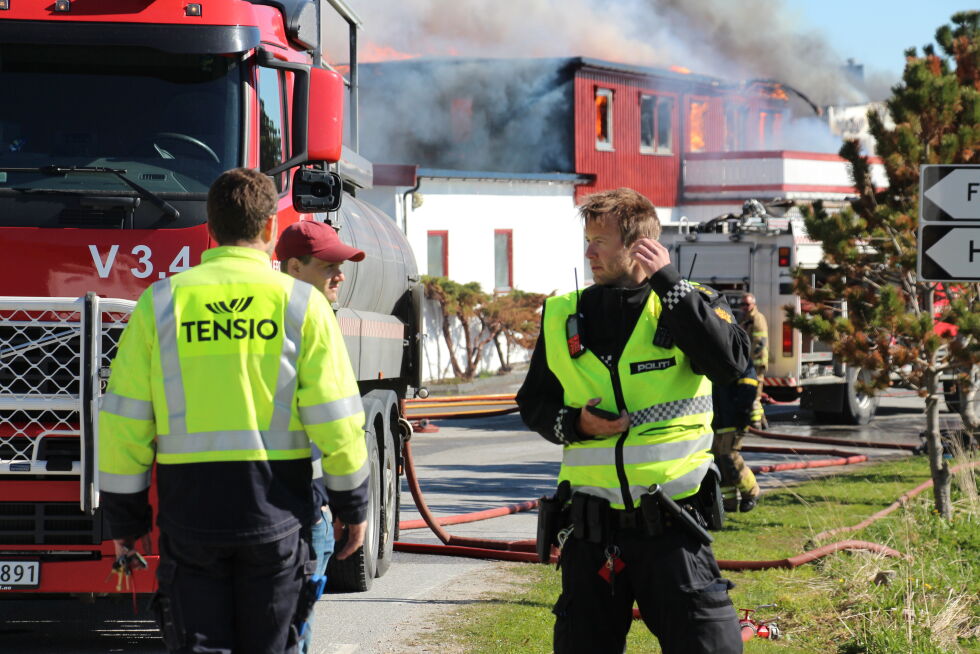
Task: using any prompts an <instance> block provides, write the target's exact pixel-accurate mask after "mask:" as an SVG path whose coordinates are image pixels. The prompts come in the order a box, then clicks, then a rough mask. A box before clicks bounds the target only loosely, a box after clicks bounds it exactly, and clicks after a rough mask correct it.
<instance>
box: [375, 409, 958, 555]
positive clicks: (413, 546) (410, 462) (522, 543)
mask: <svg viewBox="0 0 980 654" xmlns="http://www.w3.org/2000/svg"><path fill="white" fill-rule="evenodd" d="M472 404H476V405H477V406H484V407H491V406H492V407H497V406H507V405H508V404H511V405H512V404H513V396H512V395H484V396H459V397H453V398H440V399H439V400H438V401H432V402H427V401H424V400H423V401H420V400H410V401H407V402H406V405H407V406H406V408H413V409H424V408H429V407H431V406H432V405H435V406H436V408H446V407H449V408H452V407H457V406H466V405H472ZM514 411H517V407H511V408H506V409H502V410H496V409H493V410H487V409H482V410H479V409H478V410H476V411H456V412H452V413H446V414H442V413H421V414H420V413H412V414H409V416H408V417H409V418H412V419H418V418H427V419H430V420H431V419H435V418H460V417H489V416H491V415H501V414H502V413H512V412H514ZM750 431H751V432H752V433H753V434H755V435H757V436H760V437H762V438H771V439H775V440H790V441H797V442H806V443H819V444H830V445H851V446H855V445H858V446H861V447H875V448H888V449H902V450H912V449H916V447H917V446H912V445H907V444H903V443H868V442H861V443H853V442H849V441H845V440H843V439H834V438H821V437H810V436H798V435H795V434H776V433H770V432H764V431H761V430H756V429H752V430H750ZM742 451H743V452H764V453H779V454H793V455H830V456H833V457H835V458H832V459H823V460H817V461H812V460H811V461H793V462H786V463H778V464H770V465H763V466H754V467H753V468H752V470H753V472H756V473H773V472H781V471H786V470H799V469H804V468H819V467H827V466H837V465H848V464H853V463H860V462H864V461H867V460H868V457H867V456H866V455H863V454H856V453H853V452H849V451H846V450H836V449H801V448H793V447H775V446H753V445H749V446H745V447H743V448H742ZM972 465H975V464H972ZM959 467H961V466H957V468H959ZM405 476H406V480H407V482H408V486H409V490H410V491H411V494H412V498H413V499H414V501H415V505H416V507H417V508H418V510H419V513H420V514H421V516H422V519H421V520H410V521H403V522H401V523H399V528H400V529H405V530H409V529H419V528H422V527H423V526H427V527H429V529H430V530H432V532H433V533H434V534H435V535H436V536H437V537H438V538H439V540H440V541H442V544H441V545H435V544H426V543H406V542H401V541H400V542H396V543H395V544H394V547H395V549H396V550H398V551H401V552H413V553H421V554H442V555H445V556H462V557H468V558H479V559H496V560H505V561H524V562H537V561H538V557H537V555H536V554H535V553H534V551H535V541H534V540H533V539H528V540H512V541H508V540H500V539H490V538H468V537H459V536H453V535H451V534H449V533H448V532H446V531H445V530H444V529H443V528H442V527H443V525H453V524H464V523H469V522H476V521H479V520H487V519H491V518H495V517H501V516H504V515H511V514H514V513H519V512H522V511H529V510H531V509H534V508H536V507H537V505H538V501H537V500H529V501H526V502H522V503H519V504H512V505H508V506H503V507H499V508H495V509H488V510H485V511H477V512H474V513H467V514H462V515H455V516H447V517H442V518H436V517H435V516H433V515H432V513H431V511H430V510H429V507H428V505H427V504H426V501H425V497H424V495H423V493H422V489H421V487H420V485H419V482H418V477H417V475H416V471H415V462H414V459H413V456H412V449H411V443H410V442H406V443H405ZM930 485H931V482H927V483H926V484H923V485H921V486H919V487H917V488H916V489H913V490H912V491H910V492H909V493H906V494H905V495H903V496H902V497H901V498H899V500H898V501H897V502H896V503H895V504H894V505H892V507H889V508H888V509H886V510H884V511H881V512H879V513H876V514H875V515H873V516H871V517H870V518H868V520H866V521H864V522H862V523H860V524H859V525H855V526H853V527H842V528H838V529H834V530H830V531H828V532H823V533H822V534H818V535H817V536H816V537H815V538H814V542H816V541H819V540H821V539H822V538H825V537H826V536H829V535H830V534H833V533H839V532H842V531H856V530H858V529H861V528H863V527H864V526H867V525H868V524H870V523H871V522H873V521H874V520H877V519H878V518H880V517H884V515H887V514H888V513H890V512H891V511H893V510H895V509H896V508H898V506H901V505H902V504H904V503H905V502H906V501H908V499H910V498H911V497H914V496H915V495H916V494H918V493H919V492H921V491H922V490H925V488H928V487H929V486H930ZM853 549H859V550H869V551H873V552H878V553H881V554H884V555H886V556H892V557H902V556H903V555H902V554H901V553H899V552H897V551H896V550H894V549H892V548H889V547H886V546H884V545H880V544H877V543H869V542H866V541H859V540H844V541H840V542H836V543H830V544H828V545H824V546H822V547H819V548H816V549H813V550H810V551H808V552H805V553H803V554H799V555H796V556H790V557H786V558H784V559H775V560H766V561H735V560H725V559H720V560H719V561H718V564H719V567H720V568H722V569H725V570H761V569H770V568H794V567H798V566H800V565H803V564H805V563H809V562H811V561H815V560H817V559H819V558H822V557H824V556H827V555H829V554H832V553H834V552H838V551H841V550H853ZM552 560H553V561H554V560H555V557H554V556H553V557H552Z"/></svg>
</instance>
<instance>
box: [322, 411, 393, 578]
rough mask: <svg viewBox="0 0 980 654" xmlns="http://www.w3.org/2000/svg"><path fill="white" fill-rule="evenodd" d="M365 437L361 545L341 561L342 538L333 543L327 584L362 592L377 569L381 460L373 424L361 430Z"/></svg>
mask: <svg viewBox="0 0 980 654" xmlns="http://www.w3.org/2000/svg"><path fill="white" fill-rule="evenodd" d="M364 440H365V443H366V445H367V455H368V469H369V471H370V472H369V474H370V478H369V480H368V512H367V529H366V530H365V533H364V545H363V546H361V547H360V548H358V550H357V551H356V552H354V553H353V554H351V555H350V556H349V557H347V558H346V559H344V560H343V561H341V560H340V559H338V558H337V557H336V552H339V551H340V550H342V549H343V547H344V541H343V540H338V541H337V544H336V546H334V552H335V555H334V556H331V557H330V562H329V563H328V564H327V584H328V585H329V586H330V589H331V590H335V591H347V592H362V591H365V590H368V589H369V588H371V583H372V582H373V581H374V577H375V574H376V573H377V559H378V536H379V533H380V526H381V510H380V500H381V497H380V490H381V485H380V479H381V463H380V461H379V458H378V438H377V436H375V434H374V427H373V426H371V427H368V429H367V431H366V432H365V434H364ZM327 492H328V493H329V492H330V491H329V490H328V491H327ZM345 540H346V539H345Z"/></svg>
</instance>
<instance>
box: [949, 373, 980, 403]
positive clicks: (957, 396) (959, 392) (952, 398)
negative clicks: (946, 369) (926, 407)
mask: <svg viewBox="0 0 980 654" xmlns="http://www.w3.org/2000/svg"><path fill="white" fill-rule="evenodd" d="M970 375H971V377H972V380H973V381H972V382H971V383H972V384H973V385H977V384H980V365H976V366H973V369H972V370H971V371H970ZM943 399H944V400H945V401H946V408H947V409H949V410H950V411H952V412H953V413H960V411H961V410H962V408H963V403H964V402H965V401H966V389H964V388H963V387H962V384H960V382H959V380H951V381H944V382H943ZM973 403H974V405H980V391H978V392H977V394H976V395H974V396H973ZM974 411H980V406H975V407H974Z"/></svg>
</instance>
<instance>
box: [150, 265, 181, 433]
mask: <svg viewBox="0 0 980 654" xmlns="http://www.w3.org/2000/svg"><path fill="white" fill-rule="evenodd" d="M152 288H153V313H154V316H155V318H156V325H157V342H158V343H159V344H160V367H161V368H162V369H163V392H164V395H165V396H166V398H167V421H168V423H169V426H168V429H167V431H168V432H170V433H171V434H183V433H185V432H186V431H187V402H186V398H185V397H184V380H183V377H182V376H181V372H180V354H179V353H178V351H177V320H176V319H175V318H174V295H173V289H171V287H170V280H169V279H164V280H161V281H159V282H157V283H155V284H154V285H153V286H152Z"/></svg>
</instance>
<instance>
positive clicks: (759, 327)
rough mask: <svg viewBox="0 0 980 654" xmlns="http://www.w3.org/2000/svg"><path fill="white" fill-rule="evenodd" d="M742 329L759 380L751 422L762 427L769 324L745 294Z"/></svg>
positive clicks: (752, 300) (747, 294)
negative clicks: (748, 344) (755, 416)
mask: <svg viewBox="0 0 980 654" xmlns="http://www.w3.org/2000/svg"><path fill="white" fill-rule="evenodd" d="M740 322H741V325H742V328H743V329H744V330H745V331H746V333H748V335H749V341H750V343H751V348H752V365H753V366H755V372H756V375H757V376H758V379H759V385H758V386H757V387H756V390H755V407H754V412H755V415H757V416H758V419H757V420H756V421H753V423H752V424H753V425H754V426H755V427H757V428H758V427H762V426H764V425H765V424H766V416H765V413H763V410H762V386H763V385H764V383H765V378H766V370H767V369H768V367H769V323H768V322H767V321H766V317H765V316H764V315H762V312H761V311H759V307H758V306H757V304H756V301H755V296H754V295H752V294H751V293H746V294H745V295H744V296H743V298H742V319H741V321H740Z"/></svg>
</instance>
